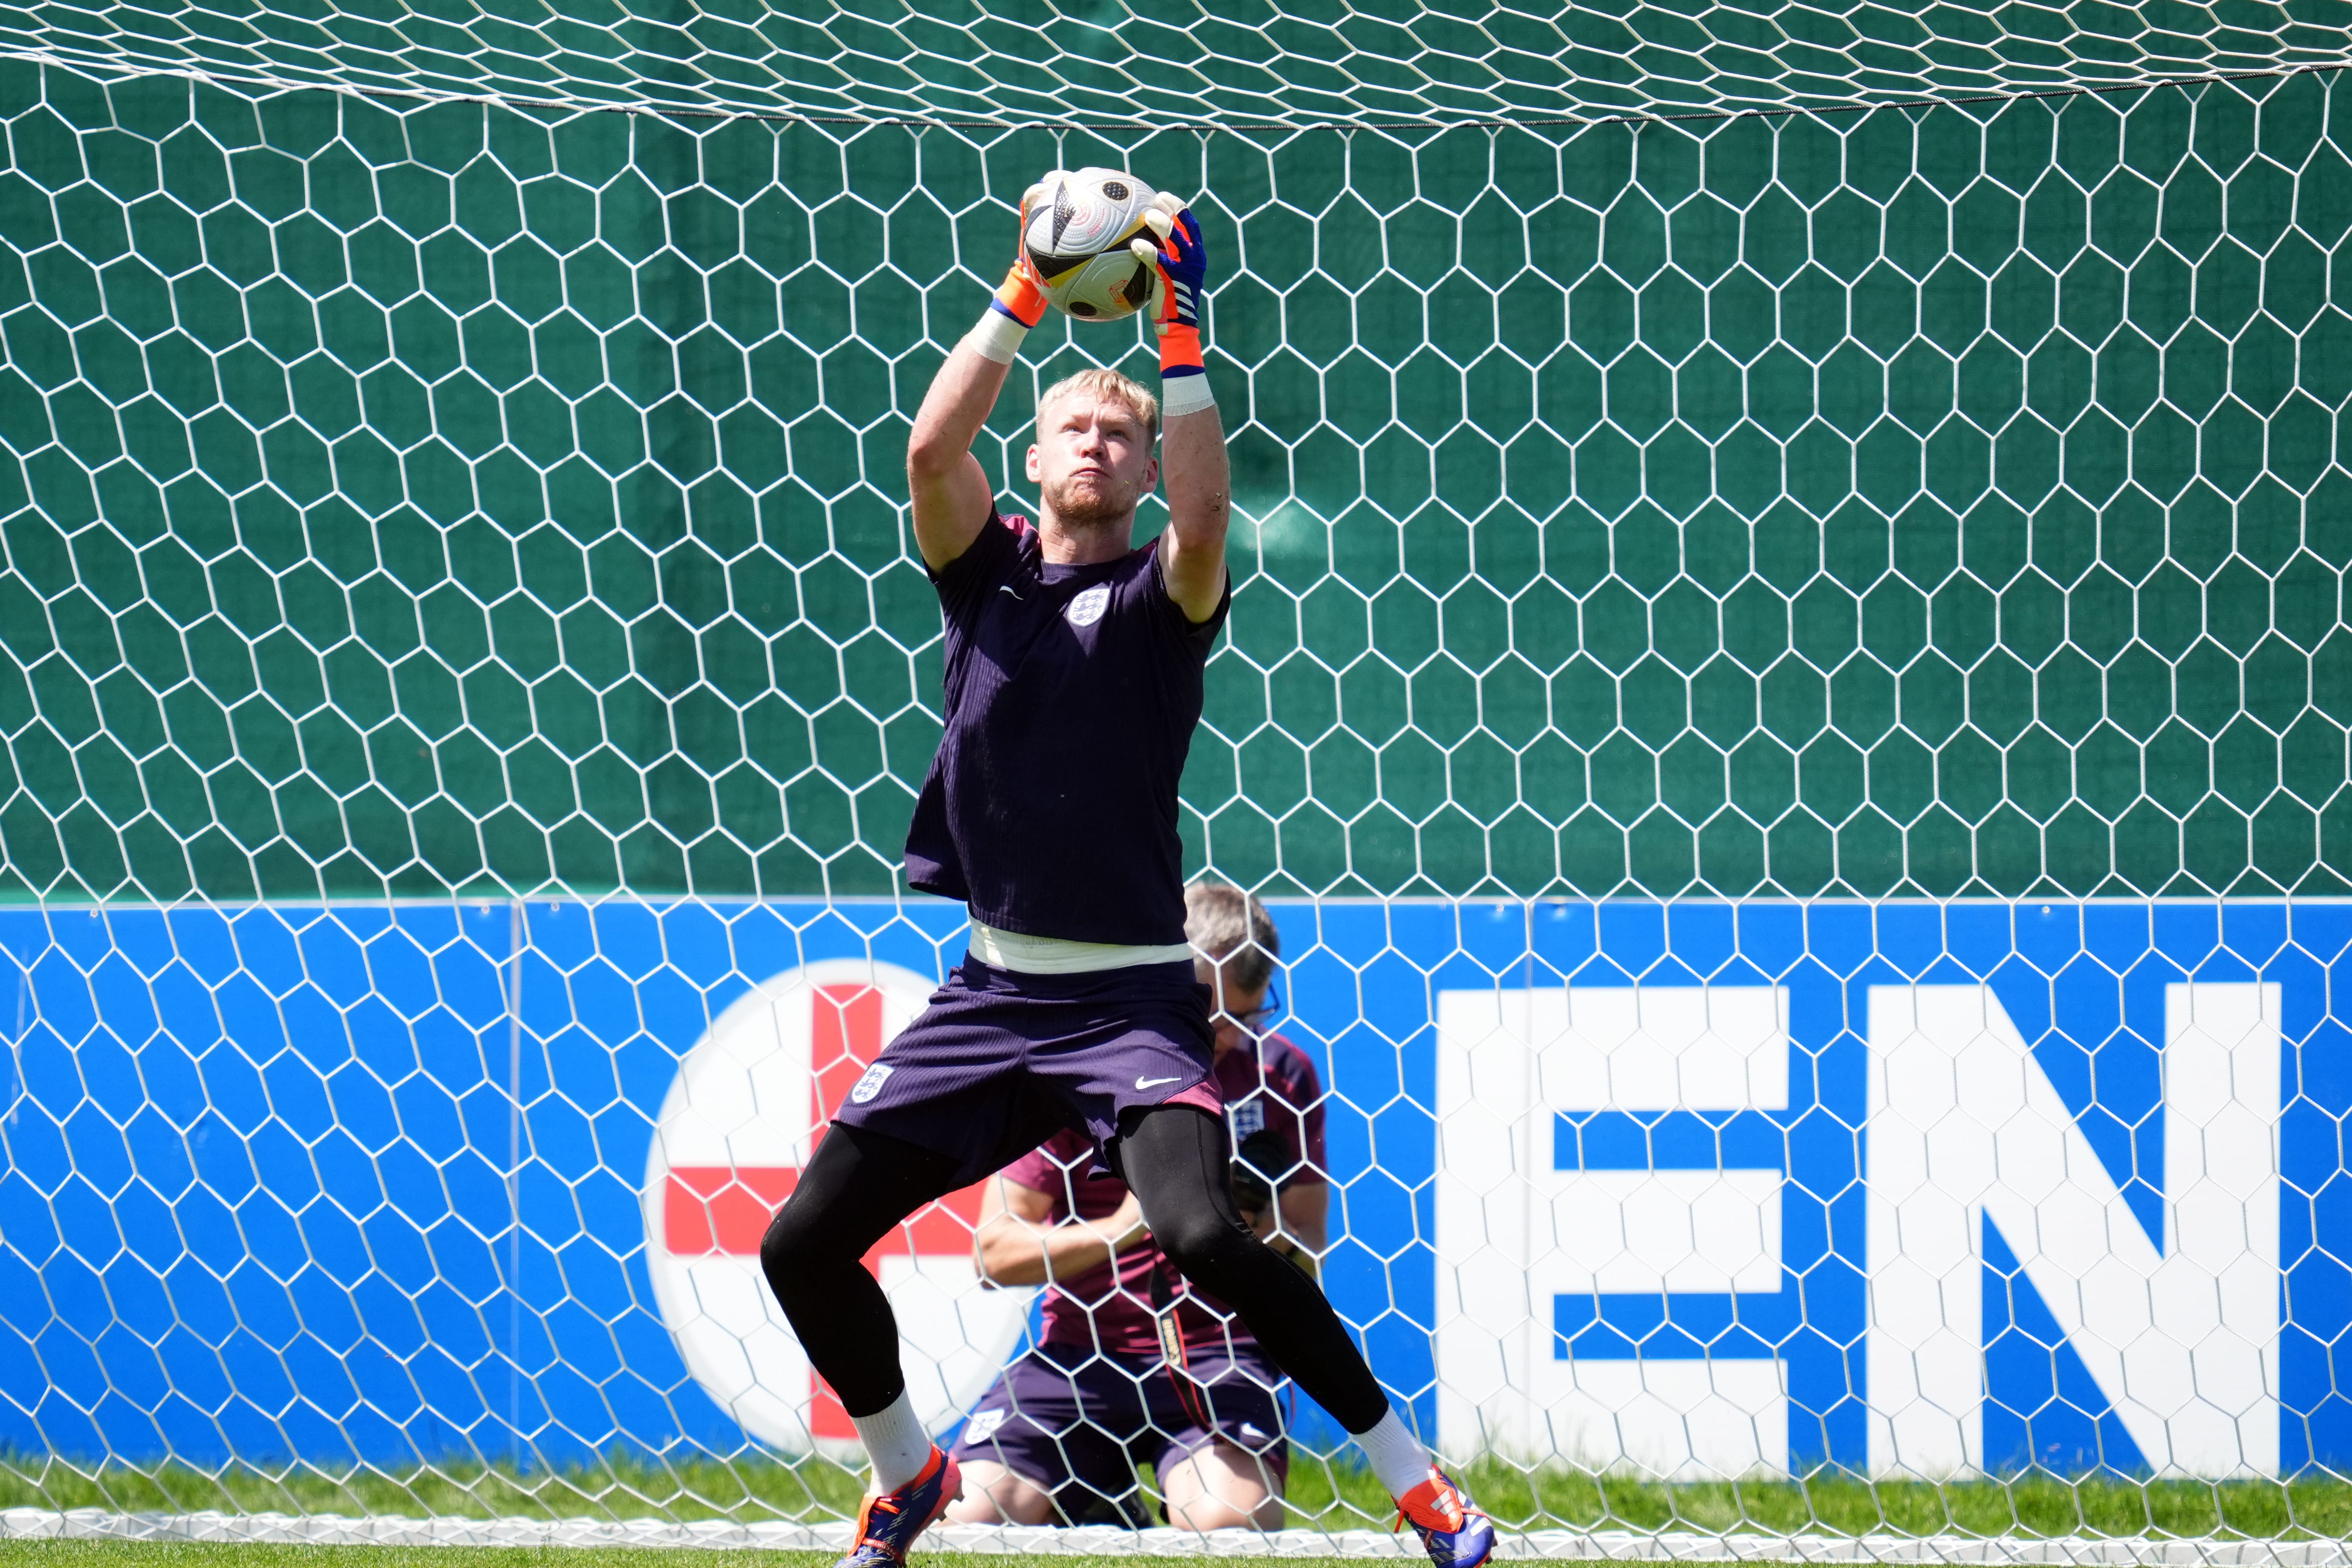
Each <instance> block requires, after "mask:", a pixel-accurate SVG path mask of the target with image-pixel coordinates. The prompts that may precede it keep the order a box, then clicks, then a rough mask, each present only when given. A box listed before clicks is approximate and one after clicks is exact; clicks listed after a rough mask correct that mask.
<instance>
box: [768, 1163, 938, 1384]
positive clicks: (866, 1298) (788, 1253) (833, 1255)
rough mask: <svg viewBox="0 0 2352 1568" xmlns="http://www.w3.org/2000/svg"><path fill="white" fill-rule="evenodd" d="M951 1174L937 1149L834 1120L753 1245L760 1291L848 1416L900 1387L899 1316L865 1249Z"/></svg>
mask: <svg viewBox="0 0 2352 1568" xmlns="http://www.w3.org/2000/svg"><path fill="white" fill-rule="evenodd" d="M955 1178H956V1163H955V1161H953V1160H952V1159H950V1158H949V1157H948V1156H947V1155H945V1154H940V1153H937V1152H933V1151H931V1150H929V1149H925V1148H921V1147H919V1146H918V1145H916V1144H913V1143H908V1142H905V1141H904V1140H902V1139H898V1138H886V1137H884V1136H883V1135H882V1134H880V1133H878V1132H868V1131H865V1130H864V1129H863V1128H858V1127H846V1126H843V1125H841V1124H839V1123H835V1125H834V1126H833V1127H832V1128H831V1129H830V1130H828V1131H826V1133H825V1135H824V1142H821V1143H819V1144H818V1145H817V1149H816V1156H815V1158H814V1159H812V1160H811V1161H809V1163H808V1168H807V1169H806V1170H804V1171H803V1172H802V1173H801V1178H800V1181H799V1182H798V1184H795V1185H794V1186H793V1195H792V1196H791V1197H789V1198H787V1199H785V1200H784V1206H783V1208H782V1210H781V1211H779V1212H778V1213H777V1215H776V1217H775V1219H774V1220H773V1221H772V1222H771V1223H770V1225H769V1226H768V1234H767V1235H766V1236H765V1237H762V1238H761V1242H760V1268H761V1271H762V1272H764V1273H765V1274H766V1275H767V1277H768V1289H771V1290H773V1291H774V1292H775V1293H776V1300H778V1301H780V1302H782V1304H783V1309H784V1316H785V1317H787V1318H789V1319H791V1320H792V1324H793V1333H794V1334H797V1335H798V1336H799V1337H800V1342H801V1348H802V1349H803V1350H804V1351H806V1352H808V1358H809V1364H810V1365H811V1366H813V1367H814V1368H815V1369H816V1371H817V1373H818V1375H819V1376H821V1377H823V1378H824V1380H825V1382H827V1383H829V1384H832V1385H833V1391H834V1393H835V1394H837V1395H839V1396H840V1399H841V1404H842V1408H844V1409H845V1410H846V1411H848V1412H849V1414H850V1415H873V1414H874V1413H875V1412H877V1411H878V1410H882V1409H885V1408H887V1406H888V1405H889V1404H890V1402H891V1401H892V1400H894V1399H896V1398H898V1395H899V1394H901V1393H902V1392H904V1391H905V1389H906V1386H907V1379H906V1374H905V1373H902V1372H900V1371H899V1369H898V1320H897V1319H896V1318H893V1317H892V1316H891V1315H890V1300H889V1298H888V1297H887V1296H885V1295H883V1294H882V1287H881V1286H880V1285H879V1284H877V1283H876V1282H875V1279H874V1276H873V1275H871V1274H869V1273H867V1272H866V1265H865V1262H864V1259H865V1257H866V1248H868V1247H872V1246H873V1245H874V1244H875V1243H876V1242H877V1241H879V1240H881V1239H882V1237H884V1236H885V1235H887V1233H888V1232H889V1229H890V1227H891V1226H895V1225H897V1224H898V1222H899V1221H900V1220H902V1219H905V1218H906V1217H907V1216H908V1215H910V1214H913V1213H914V1212H915V1211H916V1210H917V1209H919V1208H921V1207H922V1206H923V1205H925V1204H927V1203H929V1202H930V1201H931V1200H932V1199H933V1198H937V1197H940V1196H942V1195H944V1194H947V1193H949V1192H951V1191H953V1190H954V1188H955V1185H956V1180H955Z"/></svg>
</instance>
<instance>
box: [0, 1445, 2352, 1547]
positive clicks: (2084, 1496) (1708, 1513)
mask: <svg viewBox="0 0 2352 1568" xmlns="http://www.w3.org/2000/svg"><path fill="white" fill-rule="evenodd" d="M1144 1479H1145V1481H1146V1483H1147V1486H1148V1484H1149V1482H1150V1477H1149V1476H1148V1475H1147V1476H1146V1477H1145V1478H1144ZM1458 1479H1460V1480H1461V1481H1462V1482H1463V1484H1464V1486H1465V1488H1466V1489H1468V1490H1469V1492H1470V1493H1471V1495H1472V1496H1473V1497H1474V1498H1475V1499H1476V1500H1477V1502H1478V1504H1479V1506H1481V1507H1482V1508H1484V1509H1486V1511H1487V1512H1488V1513H1490V1514H1492V1515H1493V1516H1494V1518H1495V1520H1496V1522H1497V1523H1499V1524H1501V1525H1504V1526H1505V1527H1507V1528H1509V1529H1512V1530H1562V1529H1567V1530H1632V1531H1697V1532H1704V1533H1707V1534H1717V1533H1731V1532H1740V1533H1748V1532H1753V1533H1760V1534H1766V1535H1781V1536H1786V1535H1801V1534H1803V1535H1815V1534H1819V1535H1867V1534H1878V1533H1892V1534H1901V1535H1945V1534H1956V1535H1977V1536H2002V1535H2011V1536H2061V1535H2095V1536H2096V1535H2116V1536H2123V1535H2168V1536H2183V1537H2217V1536H2218V1537H2252V1538H2261V1539H2285V1540H2294V1539H2305V1538H2313V1537H2317V1538H2323V1539H2342V1538H2344V1537H2346V1536H2347V1535H2352V1482H2347V1481H2345V1480H2341V1479H2335V1478H2333V1477H2327V1476H2320V1477H2315V1478H2312V1479H2297V1480H2293V1481H2216V1482H2197V1481H2149V1482H2142V1481H2134V1480H2129V1479H2123V1478H2119V1477H2116V1476H2114V1475H2113V1474H2112V1473H2109V1474H2105V1475H2102V1476H2096V1477H2086V1478H2081V1479H2066V1478H2063V1477H2059V1476H2053V1475H2049V1474H2044V1473H2038V1472H2037V1473H2032V1474H2028V1475H2025V1476H2021V1477H2018V1478H2015V1479H1988V1480H1972V1481H1956V1482H1949V1483H1946V1484H1943V1485H1935V1484H1930V1483H1927V1482H1908V1481H1905V1482H1875V1483H1874V1482H1870V1481H1864V1480H1856V1479H1851V1478H1849V1477H1845V1476H1843V1475H1837V1474H1833V1473H1825V1474H1823V1475H1822V1476H1819V1477H1816V1478H1813V1479H1803V1480H1789V1481H1723V1482H1685V1483H1672V1484H1668V1483H1659V1482H1644V1481H1639V1480H1633V1479H1618V1478H1615V1477H1610V1476H1598V1475H1594V1474H1591V1472H1588V1471H1581V1470H1572V1469H1568V1468H1561V1467H1557V1466H1549V1465H1547V1466H1540V1467H1536V1468H1522V1467H1519V1466H1517V1465H1513V1464H1511V1463H1509V1462H1508V1461H1506V1460H1502V1459H1496V1458H1488V1459H1483V1460H1479V1461H1477V1462H1476V1463H1475V1464H1472V1465H1471V1466H1469V1467H1468V1468H1465V1469H1464V1470H1462V1471H1460V1472H1459V1473H1458ZM861 1486H862V1478H861V1477H860V1476H859V1475H858V1474H857V1473H856V1472H855V1471H852V1470H849V1469H846V1468H844V1467H842V1466H841V1465H839V1464H836V1463H835V1462H833V1461H831V1460H829V1459H826V1458H822V1457H817V1456H811V1457H808V1458H800V1459H792V1460H787V1459H782V1458H772V1457H760V1458H743V1459H738V1460H733V1461H729V1460H723V1459H712V1458H695V1459H681V1460H671V1461H662V1460H657V1459H647V1458H641V1457H614V1458H606V1459H602V1460H598V1461H597V1462H595V1463H593V1464H590V1465H580V1466H573V1467H564V1468H546V1469H518V1468H514V1467H511V1466H506V1465H488V1464H483V1463H481V1462H479V1461H473V1460H467V1461H458V1462H450V1463H444V1464H438V1465H429V1466H411V1467H404V1468H399V1469H390V1468H352V1469H337V1470H330V1469H324V1468H316V1467H304V1466H295V1467H288V1468H271V1469H265V1468H257V1467H252V1466H245V1465H236V1466H228V1467H225V1468H221V1469H219V1470H216V1471H207V1470H199V1469H194V1468H186V1467H183V1466H163V1467H158V1468H152V1469H140V1468H132V1467H129V1466H122V1465H105V1466H99V1467H91V1468H86V1467H81V1466H77V1465H74V1464H71V1463H68V1462H67V1461H65V1460H62V1459H56V1458H46V1457H40V1456H28V1455H15V1454H0V1508H43V1509H73V1508H95V1509H103V1510H108V1511H110V1512H122V1513H133V1512H165V1513H188V1512H196V1511H199V1510H222V1511H226V1512H233V1513H263V1512H278V1513H313V1514H326V1513H335V1514H347V1515H370V1514H373V1515H401V1516H405V1517H409V1518H424V1517H442V1518H452V1519H489V1518H509V1519H513V1518H520V1519H606V1520H627V1519H658V1520H673V1521H693V1520H712V1519H724V1520H730V1521H735V1522H738V1523H744V1524H751V1523H759V1522H762V1521H784V1522H790V1523H802V1524H814V1523H822V1522H826V1521H837V1520H843V1519H846V1518H849V1517H850V1516H851V1515H852V1514H854V1513H855V1512H856V1509H857V1502H858V1494H859V1491H860V1489H861ZM1289 1503H1290V1509H1291V1518H1290V1522H1291V1524H1292V1525H1294V1526H1296V1527H1299V1528H1305V1529H1310V1530H1363V1529H1380V1530H1385V1529H1386V1528H1387V1527H1388V1525H1389V1523H1390V1522H1391V1520H1392V1519H1393V1518H1394V1514H1395V1510H1394V1508H1393V1506H1392V1505H1391V1503H1390V1501H1389V1500H1388V1496H1387V1494H1386V1493H1385V1492H1384V1491H1382V1489H1381V1486H1380V1483H1379V1482H1378V1481H1377V1480H1375V1479H1373V1478H1372V1476H1371V1475H1370V1472H1368V1471H1367V1470H1365V1469H1364V1468H1361V1467H1360V1465H1357V1464H1354V1463H1351V1462H1347V1461H1345V1460H1337V1461H1335V1460H1332V1459H1329V1458H1324V1457H1322V1456H1319V1455H1317V1454H1315V1453H1312V1452H1311V1451H1308V1450H1305V1449H1300V1450H1297V1455H1296V1458H1294V1459H1293V1461H1292V1465H1291V1477H1290V1494H1289Z"/></svg>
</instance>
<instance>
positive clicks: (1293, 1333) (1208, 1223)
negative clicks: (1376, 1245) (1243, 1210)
mask: <svg viewBox="0 0 2352 1568" xmlns="http://www.w3.org/2000/svg"><path fill="white" fill-rule="evenodd" d="M1228 1158H1229V1155H1228V1153H1227V1151H1226V1142H1225V1122H1224V1119H1223V1117H1221V1116H1211V1115H1209V1114H1208V1113H1207V1112H1205V1111H1202V1110H1195V1109H1193V1108H1192V1107H1191V1106H1189V1105H1162V1106H1155V1107H1154V1108H1152V1109H1151V1110H1146V1111H1144V1112H1142V1113H1141V1114H1140V1115H1139V1116H1137V1117H1136V1118H1135V1119H1134V1121H1133V1123H1132V1125H1131V1126H1129V1128H1128V1130H1127V1134H1126V1136H1125V1137H1123V1138H1121V1139H1120V1140H1119V1145H1118V1163H1119V1167H1120V1173H1121V1174H1122V1175H1124V1176H1125V1177H1126V1179H1127V1184H1128V1186H1129V1188H1131V1189H1132V1190H1133V1191H1134V1193H1135V1196H1136V1200H1137V1201H1138V1202H1139V1203H1140V1204H1141V1205H1143V1219H1144V1223H1145V1224H1146V1225H1149V1226H1150V1227H1151V1235H1152V1239H1154V1240H1155V1241H1157V1242H1159V1243H1160V1250H1161V1251H1162V1252H1164V1253H1166V1254H1167V1255H1168V1258H1169V1261H1170V1262H1171V1263H1173V1264H1175V1265H1176V1267H1177V1268H1178V1269H1179V1270H1180V1271H1181V1273H1182V1274H1183V1276H1184V1278H1185V1279H1189V1280H1191V1281H1192V1283H1193V1284H1194V1285H1197V1286H1199V1287H1200V1288H1201V1289H1202V1290H1204V1291H1206V1292H1208V1293H1209V1294H1210V1295H1212V1296H1214V1297H1215V1298H1216V1299H1217V1300H1220V1301H1223V1303H1224V1304H1225V1305H1226V1306H1228V1307H1231V1308H1232V1309H1233V1310H1234V1314H1235V1315H1236V1316H1238V1317H1239V1318H1240V1319H1241V1321H1242V1322H1243V1323H1244V1325H1245V1326H1246V1327H1247V1328H1248V1329H1249V1331H1250V1332H1251V1333H1252V1334H1253V1335H1255V1336H1256V1339H1257V1342H1258V1343H1259V1344H1261V1345H1263V1346H1265V1352H1266V1354H1267V1355H1268V1356H1270V1357H1272V1358H1273V1361H1274V1363H1275V1365H1276V1366H1278V1367H1280V1368H1281V1369H1282V1370H1283V1371H1284V1372H1286V1373H1289V1374H1290V1376H1291V1379H1292V1380H1293V1381H1294V1382H1296V1383H1297V1384H1298V1386H1299V1387H1300V1388H1302V1389H1304V1390H1305V1391H1306V1393H1307V1397H1308V1398H1309V1399H1312V1400H1313V1401H1315V1403H1316V1404H1318V1405H1321V1406H1322V1407H1323V1408H1324V1409H1326V1410H1328V1411H1329V1412H1330V1413H1331V1415H1332V1416H1333V1418H1335V1419H1336V1420H1338V1422H1339V1425H1340V1426H1344V1427H1346V1428H1347V1429H1348V1430H1349V1431H1350V1432H1368V1431H1370V1430H1371V1428H1372V1427H1373V1426H1377V1425H1378V1424H1379V1422H1380V1419H1381V1416H1382V1415H1386V1414H1387V1413H1388V1408H1389V1401H1388V1395H1387V1394H1382V1393H1381V1385H1380V1384H1379V1383H1378V1382H1377V1381H1375V1380H1374V1378H1373V1376H1372V1370H1371V1368H1370V1367H1369V1366H1367V1365H1366V1364H1365V1363H1364V1357H1363V1352H1360V1351H1359V1350H1357V1348H1356V1342H1355V1341H1354V1340H1352V1339H1350V1338H1349V1336H1348V1331H1347V1329H1346V1328H1345V1327H1344V1326H1342V1325H1341V1323H1340V1321H1339V1314H1338V1313H1337V1312H1335V1311H1333V1310H1331V1303H1330V1302H1328V1301H1327V1300H1324V1299H1323V1292H1322V1291H1321V1290H1320V1289H1318V1288H1317V1286H1316V1284H1315V1282H1314V1281H1313V1280H1312V1279H1308V1278H1307V1276H1306V1275H1305V1274H1303V1273H1301V1272H1300V1271H1299V1270H1298V1269H1297V1268H1293V1267H1292V1266H1291V1265H1290V1264H1288V1263H1286V1262H1285V1261H1284V1260H1283V1259H1282V1258H1281V1257H1280V1255H1278V1254H1277V1253H1276V1252H1275V1250H1274V1249H1273V1248H1272V1247H1268V1246H1266V1244H1265V1243H1264V1242H1262V1241H1260V1240H1259V1239H1258V1238H1257V1237H1255V1236H1253V1235H1251V1234H1250V1228H1249V1226H1248V1225H1246V1224H1245V1223H1244V1221H1243V1219H1242V1216H1241V1214H1240V1211H1238V1210H1237V1209H1236V1208H1235V1207H1234V1196H1233V1188H1232V1186H1231V1184H1230V1183H1229V1180H1228V1176H1227V1172H1226V1163H1227V1160H1228Z"/></svg>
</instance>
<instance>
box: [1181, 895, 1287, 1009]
mask: <svg viewBox="0 0 2352 1568" xmlns="http://www.w3.org/2000/svg"><path fill="white" fill-rule="evenodd" d="M1184 940H1185V941H1186V942H1191V943H1192V951H1193V952H1197V953H1199V954H1200V955H1201V956H1202V957H1203V958H1206V959H1207V960H1209V962H1211V963H1216V964H1220V965H1222V964H1224V963H1232V964H1233V966H1234V967H1233V969H1232V970H1231V971H1230V972H1229V973H1231V974H1232V976H1233V983H1234V984H1236V985H1238V986H1240V987H1241V988H1242V989H1243V990H1244V991H1255V990H1256V989H1257V988H1258V987H1259V986H1261V985H1263V984H1265V983H1266V982H1267V981H1269V980H1271V979H1272V978H1274V964H1275V960H1276V959H1278V958H1280V957H1281V956H1282V938H1281V937H1279V936H1277V935H1276V934H1275V930H1274V917H1273V916H1272V915H1270V914H1268V913H1266V911H1265V905H1264V904H1262V903H1259V902H1258V901H1257V900H1256V899H1255V898H1254V897H1253V896H1251V895H1250V894H1248V893H1244V892H1243V891H1242V890H1241V889H1239V888H1235V887H1230V886H1228V885H1226V884H1225V883H1223V882H1195V883H1193V884H1192V886H1191V887H1189V888H1187V889H1184Z"/></svg>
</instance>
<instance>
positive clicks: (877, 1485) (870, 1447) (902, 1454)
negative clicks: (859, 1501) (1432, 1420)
mask: <svg viewBox="0 0 2352 1568" xmlns="http://www.w3.org/2000/svg"><path fill="white" fill-rule="evenodd" d="M849 1419H850V1422H851V1424H852V1425H854V1426H856V1428H857V1440H858V1441H859V1442H861V1443H863V1444H865V1445H866V1458H869V1459H871V1460H873V1461H874V1489H875V1490H876V1491H877V1492H895V1491H897V1490H898V1489H899V1488H900V1487H903V1486H905V1485H906V1484H907V1483H908V1481H911V1480H913V1479H915V1478H916V1477H917V1476H919V1475H921V1474H922V1473H923V1467H924V1466H925V1465H927V1464H929V1462H930V1458H931V1435H930V1434H929V1432H926V1431H924V1430H923V1424H922V1423H921V1422H920V1421H918V1420H917V1419H916V1418H915V1407H914V1405H910V1404H908V1400H907V1391H906V1390H905V1389H903V1388H902V1389H900V1390H899V1391H898V1398H896V1399H894V1400H892V1401H891V1402H890V1403H889V1404H887V1405H884V1406H883V1407H882V1408H881V1409H879V1410H877V1411H876V1412H875V1413H874V1414H873V1415H853V1416H851V1417H850V1418H849ZM1391 1419H1394V1417H1391Z"/></svg>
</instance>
